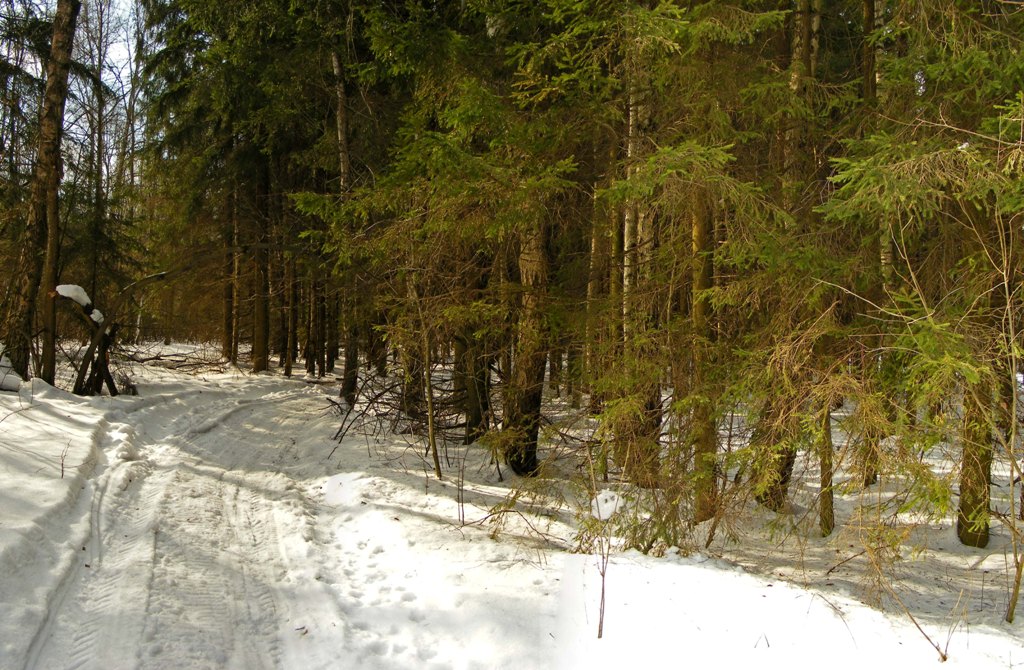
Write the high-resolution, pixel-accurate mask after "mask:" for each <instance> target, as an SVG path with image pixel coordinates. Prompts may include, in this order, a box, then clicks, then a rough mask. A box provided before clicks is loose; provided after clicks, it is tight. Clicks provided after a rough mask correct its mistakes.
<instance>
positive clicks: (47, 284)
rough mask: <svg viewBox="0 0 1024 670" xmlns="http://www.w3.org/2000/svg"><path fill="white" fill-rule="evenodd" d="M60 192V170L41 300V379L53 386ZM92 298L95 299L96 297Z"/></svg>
mask: <svg viewBox="0 0 1024 670" xmlns="http://www.w3.org/2000/svg"><path fill="white" fill-rule="evenodd" d="M58 162H59V161H58ZM59 190H60V170H56V171H54V173H53V174H52V175H51V178H50V185H49V187H48V188H47V190H46V222H47V225H46V257H45V259H44V261H43V276H42V279H41V283H40V286H39V288H40V290H39V297H38V299H39V300H40V301H41V303H42V304H41V311H42V322H43V345H42V350H41V352H40V354H41V359H42V371H41V372H40V375H39V377H40V378H41V379H42V380H43V381H44V382H46V383H47V384H51V385H52V384H53V383H54V379H55V377H56V374H57V300H56V297H55V296H54V295H52V291H53V289H54V288H55V287H56V286H57V266H58V263H59V259H60V214H59V206H60V203H59V195H58V192H59ZM90 297H92V298H93V299H94V300H95V296H93V295H92V294H90Z"/></svg>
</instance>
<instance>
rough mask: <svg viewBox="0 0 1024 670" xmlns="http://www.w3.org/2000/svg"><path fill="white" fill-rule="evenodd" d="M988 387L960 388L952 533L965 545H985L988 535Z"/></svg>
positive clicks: (989, 449)
mask: <svg viewBox="0 0 1024 670" xmlns="http://www.w3.org/2000/svg"><path fill="white" fill-rule="evenodd" d="M991 404H992V397H991V389H990V388H989V386H988V384H987V383H985V382H979V383H977V384H973V385H971V386H968V387H967V388H966V389H965V391H964V419H963V427H962V430H961V433H960V435H961V437H960V441H961V443H962V444H961V448H962V450H963V456H962V460H961V463H960V505H959V507H958V508H957V515H956V534H957V537H958V538H960V542H961V543H963V544H965V545H967V546H969V547H985V546H986V545H988V539H989V537H988V536H989V499H990V490H989V482H990V481H991V477H992V451H993V450H992V427H991V425H990V424H989V416H990V409H991V407H990V406H991Z"/></svg>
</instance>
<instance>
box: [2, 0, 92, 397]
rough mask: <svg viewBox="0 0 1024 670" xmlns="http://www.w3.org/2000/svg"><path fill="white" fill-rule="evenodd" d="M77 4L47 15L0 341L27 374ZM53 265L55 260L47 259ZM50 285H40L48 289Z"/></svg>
mask: <svg viewBox="0 0 1024 670" xmlns="http://www.w3.org/2000/svg"><path fill="white" fill-rule="evenodd" d="M81 8H82V3H81V2H79V0H57V9H56V13H55V14H54V18H53V39H52V41H51V44H50V58H49V60H48V61H47V62H46V88H45V90H44V92H43V105H42V110H41V114H40V119H39V145H38V146H39V148H38V151H37V155H36V167H35V172H34V174H33V177H32V186H31V195H30V199H29V208H28V218H27V221H26V224H25V232H24V234H23V235H22V237H21V240H20V247H21V249H20V253H19V259H18V261H19V262H18V266H17V267H18V273H19V274H18V277H19V279H18V281H17V286H16V293H15V295H14V303H13V306H12V310H11V314H10V319H9V321H8V323H7V324H6V328H5V332H4V334H3V342H4V345H5V346H6V353H7V356H8V357H9V358H10V360H11V367H12V369H13V370H14V371H15V372H17V373H18V374H19V375H21V377H22V378H23V379H28V376H29V375H28V368H29V358H30V352H31V349H32V337H33V323H34V321H35V314H36V305H37V302H36V298H37V295H38V293H39V290H40V280H41V279H42V272H43V265H44V257H43V253H44V250H45V249H47V248H48V247H47V238H48V237H52V236H55V235H57V234H58V233H57V231H53V232H52V233H51V232H50V231H49V226H50V224H51V223H53V225H57V224H58V221H59V220H58V217H57V213H56V212H55V213H54V216H52V217H50V216H48V214H47V210H48V207H47V201H48V199H49V198H48V193H50V192H51V184H52V183H53V181H54V180H55V179H57V180H59V169H60V141H61V135H62V132H63V125H64V105H65V102H66V101H67V96H68V71H69V69H70V65H71V49H72V44H73V42H74V37H75V23H76V22H77V21H78V13H79V11H80V10H81ZM52 264H53V265H54V266H55V265H56V261H55V260H52ZM52 288H53V287H49V286H47V287H43V292H49V291H50V290H52Z"/></svg>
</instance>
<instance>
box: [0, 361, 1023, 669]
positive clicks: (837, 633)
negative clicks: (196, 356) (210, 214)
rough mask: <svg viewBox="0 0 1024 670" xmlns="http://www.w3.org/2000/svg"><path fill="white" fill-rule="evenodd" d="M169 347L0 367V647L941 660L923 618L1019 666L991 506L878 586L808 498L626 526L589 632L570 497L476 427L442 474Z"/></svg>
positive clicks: (489, 664) (3, 662)
mask: <svg viewBox="0 0 1024 670" xmlns="http://www.w3.org/2000/svg"><path fill="white" fill-rule="evenodd" d="M167 360H168V359H167V358H166V357H164V359H163V362H164V363H166V362H167ZM159 362H160V361H156V362H151V363H149V364H147V365H136V366H135V370H134V375H135V377H136V380H137V382H138V384H137V386H138V392H139V394H138V395H137V396H130V397H129V396H120V397H117V398H109V397H99V398H79V397H75V396H73V395H70V394H68V393H66V392H64V391H61V390H58V389H55V388H53V387H50V386H48V385H46V384H43V383H41V382H39V381H38V380H36V381H34V382H32V383H25V384H23V385H22V386H21V389H20V391H18V392H16V393H0V603H3V607H4V613H3V616H2V617H0V669H3V670H8V669H11V670H15V669H20V668H31V669H40V670H42V669H46V670H51V669H60V668H102V669H104V670H110V669H119V668H238V669H246V670H249V669H254V668H288V669H303V670H304V669H307V668H346V669H349V670H351V669H356V670H360V669H363V668H417V669H418V668H467V669H471V668H479V669H481V670H485V669H486V670H490V669H497V668H515V669H516V670H528V669H532V668H538V669H539V668H604V667H618V666H620V665H623V664H626V663H629V664H631V665H639V666H640V667H645V666H647V665H653V664H662V663H668V664H669V667H679V666H681V665H683V664H689V663H691V662H707V661H715V662H717V663H720V664H723V666H724V667H738V664H739V663H743V662H748V661H749V662H753V663H756V664H757V665H756V666H754V667H759V668H772V667H785V668H804V667H808V668H809V667H830V668H858V669H860V668H863V667H871V664H876V665H877V666H878V667H901V666H902V667H926V666H927V665H929V664H932V663H935V664H938V663H939V662H940V657H939V653H938V652H937V651H936V649H935V648H934V647H933V646H932V645H931V644H930V643H929V641H928V638H930V639H931V641H932V642H934V643H935V644H937V645H938V646H939V647H940V648H941V650H942V651H943V652H944V653H945V654H947V655H948V659H949V660H948V662H947V663H946V664H944V665H943V667H957V668H971V669H972V670H976V669H987V668H1024V623H1020V622H1019V620H1018V623H1016V624H1006V623H1003V622H1002V616H1003V614H1004V610H1005V605H1006V602H1007V598H1008V596H1007V593H1008V579H1009V578H1008V574H1009V570H1010V569H1011V568H1012V560H1011V559H1010V558H1009V557H1010V556H1012V554H1010V553H1009V551H1010V549H1009V545H1008V541H1007V539H1006V537H1003V536H1002V535H1000V534H999V533H998V532H997V533H996V534H995V536H994V539H993V542H992V543H991V544H990V546H989V548H987V549H984V550H976V549H970V550H968V549H964V548H961V547H960V546H959V545H958V544H957V543H956V540H955V536H954V535H953V533H952V530H950V528H949V524H946V525H945V526H941V525H940V526H936V527H934V528H932V529H928V528H925V529H924V530H923V531H921V532H923V533H925V535H926V540H925V541H921V542H918V543H916V544H915V549H914V551H909V550H908V551H907V552H906V555H905V556H901V557H898V560H896V561H894V563H895V564H897V565H896V566H895V567H894V568H893V574H894V575H895V579H894V580H893V581H892V582H891V583H890V584H889V585H888V586H885V587H884V588H883V587H882V586H879V585H878V584H876V581H875V580H873V579H872V578H871V575H872V574H874V573H873V572H872V566H871V565H870V564H869V563H870V561H869V560H868V559H869V557H868V556H866V555H864V554H858V553H857V552H858V550H859V547H860V545H859V544H858V543H857V542H856V541H854V539H855V535H856V531H855V530H852V525H853V524H847V525H845V526H843V527H841V528H839V529H838V532H837V533H836V534H834V536H833V537H832V538H829V539H827V540H823V539H812V538H811V536H812V535H813V533H807V534H806V537H805V539H803V540H801V541H799V542H795V541H793V536H794V533H796V534H800V533H802V532H803V531H802V528H803V526H802V525H801V520H800V515H799V509H798V510H797V513H796V514H790V515H781V517H780V519H781V520H780V521H778V522H777V523H775V524H774V527H775V528H776V532H775V533H774V535H765V534H764V533H760V534H757V533H754V532H753V531H751V533H752V535H747V536H746V540H742V539H740V540H736V541H728V540H727V539H726V538H727V537H728V536H729V534H728V533H725V532H721V533H720V536H721V537H722V539H721V540H719V541H717V542H716V543H715V544H713V545H712V547H711V549H710V550H708V551H706V552H703V553H692V554H690V555H686V556H684V555H683V554H682V553H680V552H677V551H674V550H669V551H668V552H667V553H666V555H665V556H662V557H660V558H659V557H650V556H644V555H641V554H639V553H636V552H617V553H614V554H613V555H612V557H611V562H610V564H609V565H608V568H607V571H606V581H605V586H606V604H605V618H604V631H603V632H604V635H603V638H601V639H598V638H597V629H598V623H599V619H600V616H599V610H600V602H601V591H602V588H601V587H602V578H601V574H600V571H599V570H598V566H599V565H600V563H601V561H600V557H597V556H592V555H583V554H573V553H571V552H570V549H571V548H572V546H573V537H574V534H575V532H576V529H575V522H574V514H575V513H576V511H575V510H573V509H571V506H566V505H565V504H562V505H561V506H559V505H556V504H555V503H553V502H552V504H551V506H550V507H548V508H547V509H536V508H534V509H532V511H531V510H528V509H525V508H524V509H521V510H518V511H509V512H502V513H498V514H497V516H495V512H494V510H495V509H496V506H497V505H499V503H501V502H502V501H504V500H506V498H507V497H508V495H509V493H510V490H511V489H510V487H511V486H514V485H515V484H516V483H517V482H516V481H515V478H514V477H510V475H509V474H508V473H507V472H506V473H505V479H504V481H502V480H501V479H500V478H499V476H498V473H497V471H496V469H495V467H494V466H493V465H492V464H491V463H490V460H489V455H488V454H487V453H486V451H485V450H483V449H480V448H479V447H472V448H466V447H461V446H459V447H455V446H449V447H448V449H447V450H446V451H447V453H446V456H447V458H446V459H445V462H446V466H447V465H448V464H449V463H450V464H452V465H451V467H447V468H446V478H445V479H444V480H442V481H438V480H437V479H436V478H435V477H434V476H433V474H432V473H431V466H430V465H429V464H428V463H429V461H428V459H427V458H425V456H424V452H423V446H422V443H421V442H420V441H418V440H416V439H414V438H413V437H411V436H403V435H393V434H390V433H378V434H376V435H370V434H367V433H365V432H361V431H350V432H349V433H348V435H347V436H346V437H345V438H344V439H343V440H342V441H341V442H340V443H336V442H334V441H333V440H332V436H333V435H334V434H335V432H336V431H337V428H338V425H339V416H338V414H337V412H336V411H335V410H334V409H333V405H332V403H331V402H330V401H329V400H328V398H329V397H333V396H334V395H335V394H336V393H337V387H336V386H331V385H325V384H314V383H308V381H307V380H302V379H285V378H283V377H281V376H279V375H276V374H263V375H248V374H244V373H241V372H239V371H238V370H234V369H218V368H217V366H216V365H213V364H211V365H205V366H197V367H194V368H193V369H192V370H191V372H190V373H186V372H183V371H182V370H173V369H169V368H168V367H162V366H160V365H158V364H155V363H159ZM796 486H797V493H798V498H799V493H800V491H801V490H802V489H801V488H800V487H802V486H804V485H803V484H802V483H800V482H798V483H797V485H796ZM852 504H853V502H852V501H851V502H848V503H844V502H843V501H842V500H841V501H840V505H839V507H838V512H839V517H840V521H841V522H844V520H845V521H849V517H848V516H846V517H844V514H846V515H849V509H850V505H852ZM584 506H589V501H585V502H584ZM506 509H511V510H516V508H514V507H509V508H506ZM750 516H751V517H752V518H750V519H748V520H747V521H746V522H747V523H749V524H751V528H753V527H754V526H755V525H757V524H760V523H761V522H763V521H765V519H766V517H765V516H764V515H763V514H760V515H759V513H756V512H754V513H752V514H751V515H750ZM499 517H500V520H501V522H502V523H501V525H500V528H499V527H497V526H496V525H495V523H494V521H495V520H496V518H499ZM753 517H756V518H753ZM769 520H770V519H769ZM733 530H734V531H736V533H735V537H737V538H742V537H744V534H743V533H742V532H740V531H742V528H733ZM499 531H500V532H499ZM781 536H785V537H781ZM784 540H785V541H784ZM794 547H796V548H794ZM880 589H882V590H881V591H879V590H880ZM880 592H881V593H882V597H876V596H877V595H878V594H879V593H880ZM873 594H874V595H873ZM900 603H902V605H901V604H900ZM878 605H884V606H885V610H884V611H883V610H882V609H879V608H878V607H877V606H878ZM904 606H905V609H904ZM907 612H909V613H910V614H912V615H913V619H912V618H911V617H910V616H908V614H907ZM915 621H916V624H915ZM918 625H919V626H920V629H919V628H918V627H917V626H918ZM926 635H927V637H926Z"/></svg>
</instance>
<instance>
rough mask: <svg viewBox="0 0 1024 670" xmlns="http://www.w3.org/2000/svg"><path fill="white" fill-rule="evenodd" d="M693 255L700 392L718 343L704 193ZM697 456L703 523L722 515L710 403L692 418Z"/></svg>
mask: <svg viewBox="0 0 1024 670" xmlns="http://www.w3.org/2000/svg"><path fill="white" fill-rule="evenodd" d="M691 217H692V218H691V222H692V225H691V234H692V252H693V276H692V279H691V289H692V292H693V293H692V296H691V299H690V320H691V323H692V325H693V333H694V336H695V337H696V341H695V342H694V344H693V357H694V364H693V375H694V380H693V385H694V388H700V384H701V381H702V380H703V378H704V375H705V372H706V370H707V368H708V367H710V364H711V361H710V349H711V343H712V342H713V341H714V339H715V332H714V322H713V320H712V318H711V309H712V308H711V301H710V300H709V299H708V297H707V295H705V294H706V292H707V291H708V290H709V289H711V288H712V286H713V282H714V266H713V263H712V257H711V254H712V253H713V251H714V240H713V238H712V230H713V226H712V223H711V213H710V211H709V210H708V206H707V203H705V202H704V195H703V194H702V193H697V194H695V196H694V198H693V211H692V214H691ZM691 422H692V425H693V434H692V438H691V439H692V440H693V454H694V473H693V474H694V521H695V522H696V523H700V522H702V521H706V520H708V519H710V518H712V517H714V516H715V514H716V513H717V511H718V465H717V456H718V426H717V425H716V421H715V416H714V412H713V410H712V407H711V404H710V401H709V400H707V399H706V398H705V399H704V400H702V401H701V402H699V403H698V404H697V406H696V407H695V408H694V410H693V414H692V416H691Z"/></svg>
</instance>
